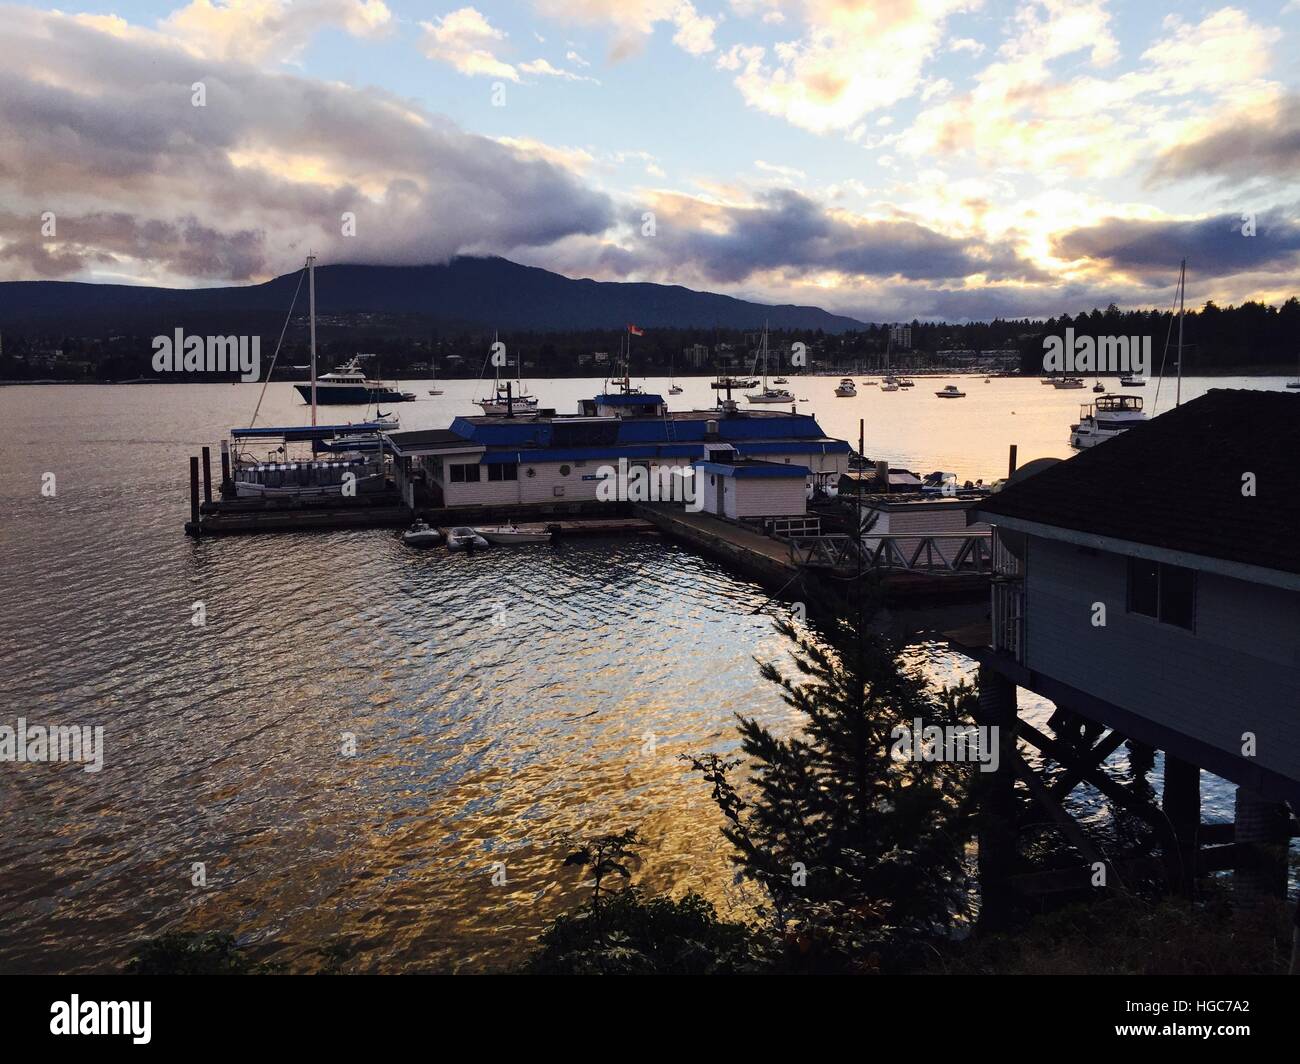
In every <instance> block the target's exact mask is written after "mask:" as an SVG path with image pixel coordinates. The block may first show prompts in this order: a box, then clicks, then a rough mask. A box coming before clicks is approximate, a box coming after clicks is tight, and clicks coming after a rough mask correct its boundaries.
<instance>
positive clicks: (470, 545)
mask: <svg viewBox="0 0 1300 1064" xmlns="http://www.w3.org/2000/svg"><path fill="white" fill-rule="evenodd" d="M487 545H488V541H487V540H486V539H484V538H483V537H482V536H480V535H479V534H478V533H477V532H475V531H474V529H472V528H466V527H465V526H464V525H458V526H457V527H456V528H449V529H448V530H447V549H448V550H463V551H474V550H478V549H479V548H481V547H486V546H487Z"/></svg>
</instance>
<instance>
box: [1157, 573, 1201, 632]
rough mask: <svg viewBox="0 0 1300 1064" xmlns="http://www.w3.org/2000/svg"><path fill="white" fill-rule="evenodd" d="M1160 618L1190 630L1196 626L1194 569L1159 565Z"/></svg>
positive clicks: (1167, 622)
mask: <svg viewBox="0 0 1300 1064" xmlns="http://www.w3.org/2000/svg"><path fill="white" fill-rule="evenodd" d="M1160 619H1161V620H1162V621H1164V622H1165V624H1176V625H1178V627H1179V628H1186V629H1188V630H1192V629H1194V628H1195V627H1196V571H1195V570H1193V569H1184V568H1183V567H1182V566H1181V565H1162V566H1160Z"/></svg>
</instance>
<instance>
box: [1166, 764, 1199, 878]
mask: <svg viewBox="0 0 1300 1064" xmlns="http://www.w3.org/2000/svg"><path fill="white" fill-rule="evenodd" d="M1160 804H1161V808H1162V809H1163V810H1164V813H1165V816H1166V817H1167V818H1168V820H1169V822H1170V823H1171V824H1172V825H1173V829H1174V837H1175V839H1176V840H1177V846H1175V847H1174V849H1173V850H1172V851H1171V852H1169V853H1167V854H1166V855H1165V856H1166V857H1167V858H1168V860H1169V861H1170V863H1171V864H1172V865H1174V866H1175V867H1176V868H1177V874H1178V889H1179V891H1180V892H1181V893H1183V894H1184V895H1187V896H1189V897H1190V896H1191V893H1192V889H1193V886H1194V885H1195V881H1196V849H1197V846H1198V845H1199V839H1198V836H1199V833H1200V827H1201V770H1200V769H1199V768H1197V767H1196V766H1195V765H1193V764H1190V763H1188V762H1186V761H1184V760H1183V759H1182V758H1180V757H1174V756H1173V755H1172V754H1171V753H1169V752H1168V751H1166V752H1165V786H1164V793H1163V796H1162V798H1161V803H1160Z"/></svg>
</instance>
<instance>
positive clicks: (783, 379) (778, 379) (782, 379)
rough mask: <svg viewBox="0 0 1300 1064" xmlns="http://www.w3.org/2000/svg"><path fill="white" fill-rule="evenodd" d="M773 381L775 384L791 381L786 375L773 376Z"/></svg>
mask: <svg viewBox="0 0 1300 1064" xmlns="http://www.w3.org/2000/svg"><path fill="white" fill-rule="evenodd" d="M772 383H773V384H789V383H790V382H789V381H788V380H786V379H785V378H784V377H773V378H772Z"/></svg>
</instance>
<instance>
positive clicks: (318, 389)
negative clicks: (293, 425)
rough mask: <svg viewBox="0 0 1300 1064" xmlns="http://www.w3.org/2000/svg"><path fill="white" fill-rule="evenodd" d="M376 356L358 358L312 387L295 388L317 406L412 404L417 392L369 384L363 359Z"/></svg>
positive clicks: (323, 376)
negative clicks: (362, 363) (363, 367)
mask: <svg viewBox="0 0 1300 1064" xmlns="http://www.w3.org/2000/svg"><path fill="white" fill-rule="evenodd" d="M373 357H374V356H373V355H355V356H353V357H352V358H351V359H349V360H348V361H347V362H345V363H343V365H341V366H340V367H339V368H338V369H336V370H332V371H331V372H329V373H323V374H321V375H320V376H319V377H317V378H316V380H315V382H314V386H313V384H295V385H294V388H296V389H297V390H298V394H300V395H301V396H302V397H303V400H304V401H305V402H308V403H310V402H313V400H314V402H315V403H316V404H317V405H318V406H342V405H351V406H364V405H367V404H369V403H410V402H413V401H414V400H415V393H414V392H403V391H400V390H399V389H398V387H397V385H396V384H389V383H386V382H384V381H379V380H370V379H369V378H368V377H367V376H366V375H365V373H364V372H363V371H362V369H361V360H362V359H363V358H373Z"/></svg>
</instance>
